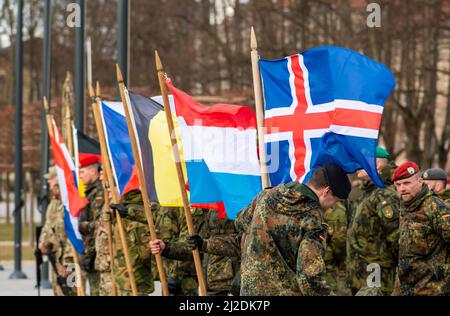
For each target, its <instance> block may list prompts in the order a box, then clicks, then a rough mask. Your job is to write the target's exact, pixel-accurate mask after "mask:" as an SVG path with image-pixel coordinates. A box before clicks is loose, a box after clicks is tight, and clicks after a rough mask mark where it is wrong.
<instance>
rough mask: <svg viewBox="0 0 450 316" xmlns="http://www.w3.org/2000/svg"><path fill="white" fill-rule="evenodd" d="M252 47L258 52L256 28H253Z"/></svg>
mask: <svg viewBox="0 0 450 316" xmlns="http://www.w3.org/2000/svg"><path fill="white" fill-rule="evenodd" d="M250 47H251V49H252V50H256V49H257V48H258V41H257V40H256V34H255V28H254V27H253V26H252V28H251V35H250Z"/></svg>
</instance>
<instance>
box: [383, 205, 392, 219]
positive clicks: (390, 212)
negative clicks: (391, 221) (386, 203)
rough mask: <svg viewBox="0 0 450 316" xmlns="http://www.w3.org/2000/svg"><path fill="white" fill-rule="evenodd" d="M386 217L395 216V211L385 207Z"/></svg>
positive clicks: (384, 213)
mask: <svg viewBox="0 0 450 316" xmlns="http://www.w3.org/2000/svg"><path fill="white" fill-rule="evenodd" d="M382 212H383V215H384V217H386V218H392V217H393V216H394V212H393V211H392V210H391V208H389V207H388V208H383V210H382Z"/></svg>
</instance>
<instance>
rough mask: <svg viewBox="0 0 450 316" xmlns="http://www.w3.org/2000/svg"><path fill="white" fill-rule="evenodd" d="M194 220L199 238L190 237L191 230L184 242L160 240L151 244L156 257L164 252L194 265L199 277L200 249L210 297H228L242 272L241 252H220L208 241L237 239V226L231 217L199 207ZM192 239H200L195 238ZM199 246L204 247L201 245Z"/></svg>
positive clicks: (185, 232) (194, 212)
mask: <svg viewBox="0 0 450 316" xmlns="http://www.w3.org/2000/svg"><path fill="white" fill-rule="evenodd" d="M192 220H193V224H194V227H195V229H196V231H197V234H196V235H195V236H189V235H188V231H187V227H186V228H185V229H184V230H183V232H182V233H181V234H180V241H178V242H167V241H166V242H165V241H161V240H156V241H154V242H152V243H151V245H152V252H153V254H156V253H160V252H162V255H163V256H164V257H166V258H172V259H177V260H183V261H184V262H190V263H191V269H193V270H192V271H191V274H192V275H195V268H194V266H193V265H192V262H193V257H192V250H194V249H195V248H199V250H200V252H201V255H202V257H203V259H202V265H203V269H204V271H205V278H206V287H207V292H208V295H221V296H223V295H227V294H228V293H229V292H230V290H231V288H232V284H233V281H234V278H235V276H236V274H237V273H238V271H239V265H240V260H239V253H238V255H236V252H231V253H230V252H227V250H228V249H223V248H222V250H220V248H221V246H218V247H217V248H219V250H217V249H216V251H213V250H212V247H211V249H209V247H207V246H206V245H207V241H208V240H216V238H217V239H220V238H222V237H224V238H225V239H227V238H229V237H231V239H233V240H234V239H235V238H236V235H237V232H236V228H235V227H234V223H233V222H232V221H231V220H229V219H227V218H220V219H219V213H218V211H215V210H207V209H201V208H196V209H194V210H193V214H192ZM191 237H196V239H195V238H194V239H192V238H191ZM199 243H200V244H201V245H199ZM208 249H209V250H211V251H208Z"/></svg>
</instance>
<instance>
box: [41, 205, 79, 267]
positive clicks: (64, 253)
mask: <svg viewBox="0 0 450 316" xmlns="http://www.w3.org/2000/svg"><path fill="white" fill-rule="evenodd" d="M68 242H69V241H68V239H67V235H66V229H65V226H64V207H63V204H62V203H61V201H60V200H57V199H52V200H51V201H50V204H49V205H48V207H47V212H46V216H45V225H44V227H43V229H42V233H41V236H40V238H39V245H40V246H44V247H46V248H51V251H52V253H53V254H54V255H55V257H56V261H57V264H59V265H63V264H66V263H72V262H73V255H72V252H71V249H70V247H69V245H68Z"/></svg>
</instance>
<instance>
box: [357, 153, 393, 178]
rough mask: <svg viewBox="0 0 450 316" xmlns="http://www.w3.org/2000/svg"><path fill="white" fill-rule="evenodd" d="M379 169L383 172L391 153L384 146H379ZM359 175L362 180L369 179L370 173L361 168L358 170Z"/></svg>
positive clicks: (377, 155)
mask: <svg viewBox="0 0 450 316" xmlns="http://www.w3.org/2000/svg"><path fill="white" fill-rule="evenodd" d="M376 157H377V161H376V162H377V170H378V173H380V174H381V171H382V170H383V169H384V168H385V167H386V166H387V165H388V164H389V159H390V154H389V153H388V151H387V150H386V149H384V148H383V147H380V146H377V152H376ZM357 176H358V178H359V179H361V180H369V175H368V174H367V172H366V170H364V169H360V170H358V171H357Z"/></svg>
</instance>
